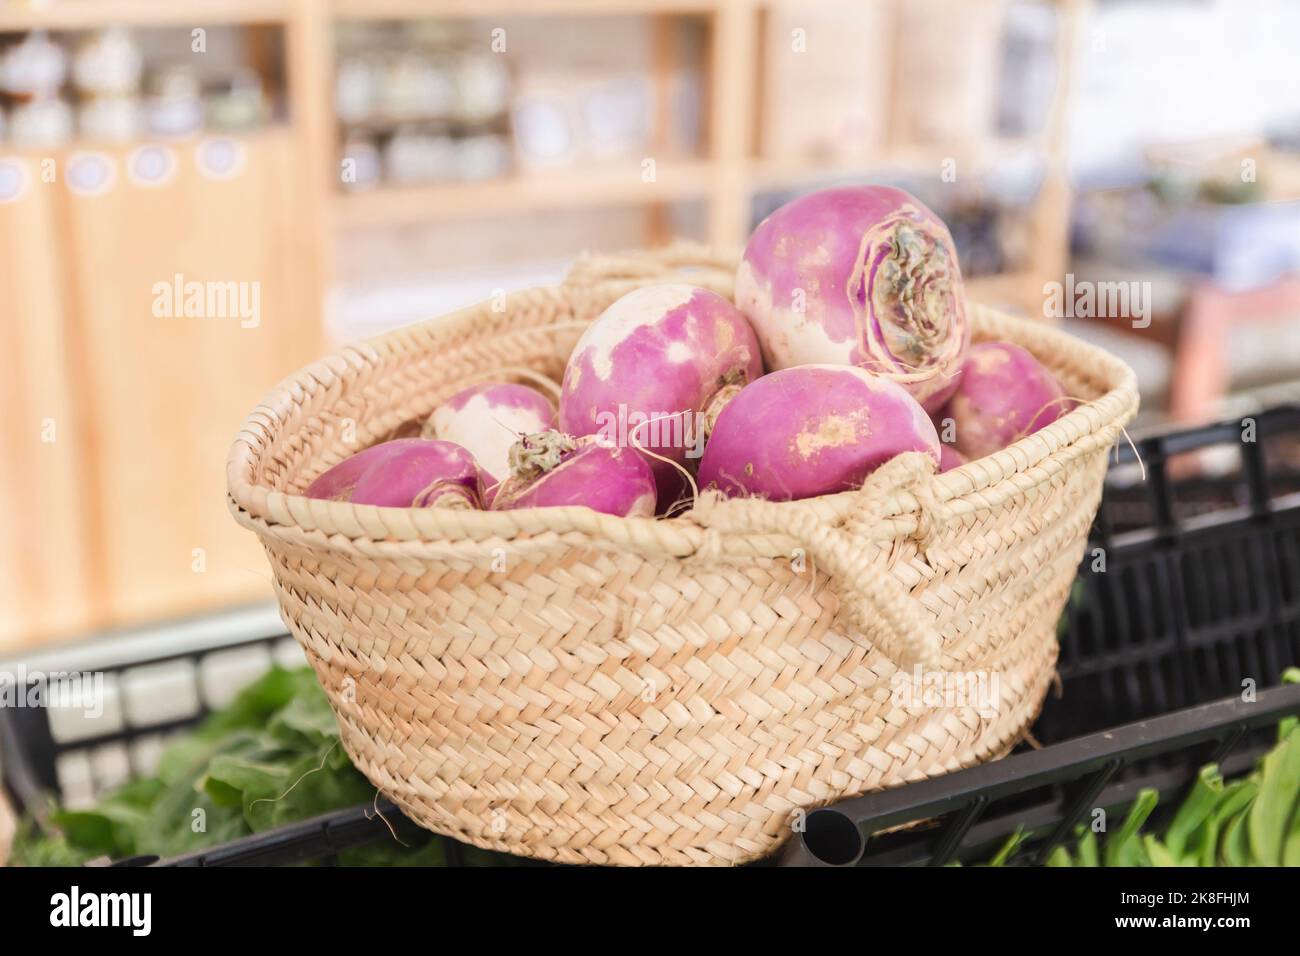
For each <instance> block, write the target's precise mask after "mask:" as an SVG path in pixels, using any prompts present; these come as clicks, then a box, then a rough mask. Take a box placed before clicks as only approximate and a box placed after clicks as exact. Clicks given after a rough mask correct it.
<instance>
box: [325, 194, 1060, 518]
mask: <svg viewBox="0 0 1300 956" xmlns="http://www.w3.org/2000/svg"><path fill="white" fill-rule="evenodd" d="M765 373H766V374H765ZM1072 406H1073V403H1072V401H1071V400H1070V399H1069V398H1068V397H1067V396H1066V394H1065V392H1064V390H1063V389H1062V388H1061V386H1060V384H1059V383H1058V382H1057V381H1056V379H1055V378H1054V377H1053V376H1052V374H1051V373H1050V372H1049V371H1048V370H1047V369H1045V368H1044V367H1043V366H1042V365H1041V364H1040V363H1039V362H1038V360H1037V359H1035V358H1034V357H1033V356H1032V355H1031V354H1030V353H1029V352H1027V351H1026V350H1025V349H1023V348H1021V347H1020V346H1017V345H1011V344H1009V343H1003V342H985V343H980V344H976V345H971V342H970V326H969V323H968V321H967V309H966V298H965V293H964V290H963V286H962V278H961V270H960V269H959V267H958V264H957V253H956V250H955V248H954V247H953V243H952V237H951V236H950V235H949V233H948V229H947V227H946V226H944V224H943V222H942V221H941V220H940V219H939V218H938V217H937V216H935V215H934V213H932V212H931V211H930V210H929V209H927V208H926V207H925V206H924V205H922V204H921V203H920V202H919V201H918V200H916V199H915V198H913V197H912V196H910V195H908V194H907V193H905V192H903V191H902V190H900V189H894V188H892V187H888V186H854V187H844V188H837V189H827V190H822V191H820V192H816V193H812V194H810V195H807V196H804V197H802V198H800V199H796V200H794V201H793V202H790V203H788V204H786V205H785V206H782V207H781V208H780V209H778V210H777V211H776V212H775V213H773V214H772V215H771V216H769V217H768V218H767V219H765V220H764V221H763V222H762V223H760V224H759V226H758V228H757V229H755V230H754V234H753V235H752V236H751V237H750V240H749V243H748V245H747V246H746V248H745V254H744V257H743V258H742V260H741V263H740V267H739V270H738V272H737V274H736V288H735V302H732V301H730V300H728V299H726V298H725V297H723V296H720V295H718V294H717V293H715V292H711V291H709V290H707V289H703V288H697V287H694V286H691V285H686V284H681V283H669V284H662V285H652V286H645V287H643V288H640V289H637V290H636V291H633V292H630V293H628V294H627V295H625V296H623V297H622V298H621V299H619V300H618V301H616V302H614V303H613V304H612V305H610V306H609V308H607V309H606V310H605V311H604V312H603V313H602V314H601V315H600V316H599V317H598V318H597V319H596V320H595V321H594V322H592V323H591V325H590V326H589V327H588V328H587V330H586V331H585V333H584V334H583V335H582V337H581V338H580V339H579V340H578V343H577V345H576V346H575V348H574V350H573V352H572V354H571V355H570V357H569V360H568V364H567V366H566V367H565V371H564V378H563V381H562V383H561V384H560V385H559V387H558V394H557V399H556V401H552V399H551V398H550V397H548V396H547V395H544V394H543V393H542V392H541V391H539V390H537V389H535V388H532V387H530V386H528V385H521V384H518V383H516V382H509V381H499V382H485V383H482V384H479V385H474V386H472V387H469V388H466V389H464V390H463V391H461V392H459V393H457V394H456V395H453V396H451V397H450V398H449V399H447V400H446V401H445V402H443V404H442V405H440V406H439V407H438V408H437V409H436V410H435V411H434V412H433V414H432V415H431V416H430V417H429V419H428V421H427V422H425V423H424V426H423V430H422V432H421V435H422V437H421V438H404V439H397V440H395V441H389V442H384V443H382V444H379V445H376V446H374V447H372V448H368V449H366V450H364V451H362V452H359V453H358V454H356V455H353V456H352V457H351V458H348V459H346V460H345V461H343V462H341V463H339V464H338V465H335V466H334V467H333V468H331V469H330V470H329V471H327V472H325V473H324V474H323V475H321V476H320V477H319V478H317V479H316V480H315V481H314V482H312V483H311V485H310V486H309V487H308V488H307V490H306V494H307V495H308V496H309V497H314V498H325V499H330V500H334V501H345V502H351V503H353V504H370V505H382V506H389V507H416V508H423V507H443V508H469V509H490V510H494V511H502V510H509V509H515V508H545V507H558V506H575V505H577V506H585V507H588V508H591V509H594V510H596V511H600V512H604V513H606V514H611V515H618V516H626V517H651V516H653V515H656V514H657V515H660V516H671V515H674V514H677V513H680V512H681V511H682V510H684V509H685V508H687V507H689V506H690V504H691V502H692V495H693V494H694V492H695V490H696V489H704V490H715V491H717V492H720V493H721V494H724V495H727V496H750V497H760V498H767V499H770V500H774V501H790V500H795V499H801V498H811V497H815V496H818V495H826V494H834V493H837V492H842V491H849V490H853V489H855V488H859V487H861V485H862V482H863V480H864V479H865V478H866V477H867V475H869V474H870V473H871V472H872V471H874V470H875V469H876V468H878V467H879V466H880V465H881V464H883V463H884V462H886V461H888V460H889V459H891V458H893V457H894V456H895V455H899V454H902V453H904V452H921V453H922V454H925V455H928V456H929V457H930V458H931V459H932V460H933V461H934V464H935V467H936V469H938V470H940V471H947V470H949V469H952V468H957V467H960V466H961V465H963V464H965V463H966V462H968V461H970V460H972V459H975V458H979V457H981V456H984V455H988V454H991V453H993V452H995V451H998V450H999V449H1001V448H1004V447H1006V446H1007V445H1009V444H1011V443H1012V442H1014V441H1016V440H1018V439H1020V438H1023V437H1024V436H1026V435H1028V434H1030V433H1032V432H1034V431H1037V430H1038V429H1040V428H1042V427H1044V426H1046V425H1048V424H1050V423H1051V422H1054V421H1056V419H1058V418H1059V417H1061V416H1062V415H1064V414H1065V413H1067V412H1068V411H1069V410H1070V408H1071V407H1072ZM936 422H937V423H940V424H941V425H942V426H943V427H942V428H936ZM940 431H943V433H944V434H945V437H949V435H950V436H951V441H950V442H941V441H940V439H939V435H940Z"/></svg>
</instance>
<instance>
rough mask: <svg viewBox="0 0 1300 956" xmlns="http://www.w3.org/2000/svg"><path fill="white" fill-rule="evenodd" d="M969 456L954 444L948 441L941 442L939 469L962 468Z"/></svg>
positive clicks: (942, 470) (941, 470) (943, 470)
mask: <svg viewBox="0 0 1300 956" xmlns="http://www.w3.org/2000/svg"><path fill="white" fill-rule="evenodd" d="M966 462H967V458H966V456H965V455H963V454H962V453H961V452H959V451H958V450H957V449H956V448H953V447H952V445H949V444H948V443H947V442H941V443H940V445H939V471H940V473H942V472H945V471H952V470H953V469H954V468H960V467H961V466H962V465H964V464H966Z"/></svg>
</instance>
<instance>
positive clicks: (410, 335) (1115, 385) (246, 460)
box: [226, 286, 1138, 556]
mask: <svg viewBox="0 0 1300 956" xmlns="http://www.w3.org/2000/svg"><path fill="white" fill-rule="evenodd" d="M566 292H567V290H566V288H565V287H564V286H544V287H537V288H532V289H527V290H523V293H524V294H525V295H527V296H529V297H536V298H543V299H546V300H549V301H551V302H554V301H555V300H556V297H557V296H558V297H559V299H560V300H561V301H564V302H567V301H568V300H567V297H566ZM515 294H516V295H517V294H518V293H515ZM486 305H487V304H486V303H480V304H478V305H473V306H469V307H467V308H464V309H460V310H458V311H456V312H452V313H449V314H446V315H443V316H440V317H435V318H431V319H426V320H422V321H420V322H416V323H413V324H411V325H407V326H403V327H401V328H397V329H394V330H391V331H389V332H387V333H384V334H382V335H379V336H376V337H374V338H372V339H369V340H367V341H365V342H363V343H359V344H355V345H348V346H344V347H342V348H340V349H338V350H336V351H335V352H332V353H330V354H328V355H327V356H325V357H324V358H322V359H319V360H317V361H316V362H314V363H312V364H311V365H308V366H306V367H305V368H302V369H300V370H298V371H296V372H294V373H292V374H291V375H289V376H287V377H285V378H284V379H283V380H281V382H280V383H279V384H278V385H276V386H275V387H274V388H273V389H272V390H271V391H270V393H269V394H268V395H267V396H266V397H265V398H264V399H263V400H262V401H261V402H260V403H259V404H258V405H257V406H256V407H255V408H254V409H253V410H252V412H251V413H250V414H249V416H248V417H247V418H246V419H245V421H244V423H243V424H242V425H241V427H240V429H239V432H238V433H237V435H236V437H235V440H234V442H233V444H232V446H231V449H230V453H229V456H228V458H227V472H226V474H227V505H228V507H229V509H230V511H231V513H232V515H233V516H234V518H235V520H236V521H238V522H239V523H240V524H241V525H244V526H245V527H247V528H249V529H250V530H253V531H254V532H255V533H257V534H258V535H259V536H261V537H265V536H271V537H275V538H290V539H293V540H298V541H300V542H301V541H304V540H310V541H311V542H312V543H313V544H314V545H315V546H317V547H320V546H325V547H340V546H341V547H347V546H349V545H358V544H369V545H370V548H371V549H373V550H376V551H382V552H391V551H392V550H393V549H392V547H390V546H397V551H399V552H400V551H403V550H404V549H402V548H401V547H400V546H401V545H403V544H410V545H419V544H421V543H426V544H431V543H449V542H466V541H477V542H483V541H488V540H497V541H501V540H504V541H511V542H515V541H519V540H520V539H526V538H536V537H538V536H545V537H546V538H548V539H551V540H552V541H553V540H554V539H555V537H557V536H559V537H565V536H569V535H574V534H576V535H579V536H582V537H585V538H588V539H604V540H606V541H608V542H609V543H611V544H615V545H620V544H621V545H624V546H632V547H636V548H637V549H638V550H653V551H658V552H665V553H667V554H670V555H675V556H689V555H692V554H694V553H696V552H698V551H700V550H701V549H702V548H703V547H705V535H706V534H707V533H709V532H708V529H706V528H704V527H702V526H700V525H699V524H697V523H695V522H694V521H693V520H692V519H691V515H692V512H691V511H687V512H686V513H685V514H683V515H681V516H679V517H676V518H671V519H662V518H653V517H652V518H637V517H628V518H625V517H616V516H613V515H606V514H602V513H599V512H596V511H592V510H591V509H589V508H585V507H581V506H568V507H552V508H528V509H519V510H512V511H469V510H461V509H440V508H396V507H380V506H376V505H354V504H350V503H346V502H338V501H325V500H321V499H315V498H308V497H306V496H304V495H300V494H297V495H295V494H287V493H285V492H282V491H277V490H274V489H273V488H271V487H270V486H269V485H266V484H258V483H255V482H254V481H252V476H253V475H254V474H256V473H257V470H258V468H259V465H260V463H261V462H262V460H263V457H264V454H265V449H266V448H267V446H268V445H270V444H271V443H272V440H273V439H274V437H275V436H276V434H277V433H278V430H279V429H280V428H281V427H283V422H284V421H285V419H286V418H287V417H288V415H289V414H290V413H291V412H292V410H293V409H295V408H296V407H297V406H298V405H300V404H302V403H303V402H304V400H305V397H306V396H309V395H312V394H315V393H319V392H320V390H321V389H322V388H324V389H326V390H330V389H334V390H336V391H337V390H339V389H340V377H341V376H342V375H343V374H345V373H346V371H347V369H349V368H354V369H355V368H356V367H358V366H366V365H375V364H380V363H382V362H383V360H384V356H385V355H386V354H391V353H392V352H393V351H394V350H398V351H401V350H410V349H412V348H414V349H420V350H426V351H427V350H430V349H432V348H434V347H436V346H438V345H440V344H444V343H449V342H453V341H456V338H457V335H458V333H459V332H460V331H462V330H464V329H467V328H469V327H471V326H472V325H473V324H474V323H475V322H476V321H477V320H478V319H479V317H480V316H481V314H482V310H483V309H484V308H485V307H486ZM970 311H971V322H972V327H973V329H974V330H975V331H976V332H977V336H976V337H977V338H978V339H982V340H986V341H989V340H997V339H1003V338H1004V339H1007V340H1010V341H1012V342H1015V343H1016V344H1019V345H1021V346H1023V347H1024V348H1026V349H1028V350H1029V351H1030V352H1031V353H1033V354H1034V355H1035V356H1037V357H1042V356H1043V355H1044V354H1055V355H1056V356H1057V357H1058V360H1057V361H1056V362H1054V363H1053V364H1057V365H1060V364H1063V363H1064V364H1068V365H1077V366H1081V367H1086V368H1087V369H1088V374H1089V375H1090V376H1091V377H1093V378H1095V379H1098V380H1099V381H1100V382H1101V383H1103V385H1104V386H1105V387H1106V390H1105V391H1104V392H1103V394H1101V395H1100V396H1098V397H1097V398H1095V399H1093V400H1092V401H1089V402H1087V403H1085V404H1081V405H1079V406H1077V407H1076V408H1074V409H1073V410H1071V411H1070V412H1068V413H1067V414H1065V415H1063V416H1062V417H1060V418H1058V419H1057V420H1056V421H1055V422H1053V423H1052V424H1050V425H1047V426H1046V427H1044V428H1042V429H1040V430H1039V431H1037V432H1035V433H1033V434H1031V435H1027V436H1025V437H1024V438H1021V439H1019V440H1017V441H1016V442H1014V443H1013V444H1011V445H1009V446H1008V447H1006V448H1004V449H1002V450H1000V451H997V452H994V453H993V454H991V455H987V456H984V457H982V458H978V459H975V460H973V461H970V462H967V463H966V464H964V465H961V466H959V467H957V468H954V469H952V470H951V471H948V472H945V473H942V474H936V475H935V476H934V485H933V491H934V496H935V498H936V499H937V500H938V501H941V502H943V503H945V505H947V507H948V508H949V509H950V510H951V511H952V512H953V513H954V514H960V513H962V512H965V511H972V510H975V509H977V508H987V507H990V506H991V505H994V504H997V503H998V502H1000V501H1002V500H1004V499H1006V498H1008V497H1011V496H1013V495H1014V494H1016V493H1017V492H1018V491H1019V490H1020V489H1021V488H1022V487H1023V486H1024V485H1025V483H1026V482H1029V483H1031V484H1032V483H1034V482H1036V480H1037V479H1038V477H1040V476H1042V475H1045V474H1047V473H1050V472H1055V471H1059V469H1060V468H1062V467H1065V465H1066V464H1067V463H1068V461H1069V460H1073V459H1074V458H1075V457H1077V456H1078V455H1080V454H1084V453H1087V452H1090V451H1093V450H1095V449H1096V448H1097V447H1099V446H1101V445H1109V444H1110V443H1111V442H1113V441H1114V440H1115V438H1116V436H1117V435H1118V433H1119V431H1120V429H1121V428H1122V426H1123V425H1124V424H1125V422H1127V421H1128V420H1129V419H1130V418H1131V417H1132V415H1133V413H1134V412H1135V411H1136V409H1137V404H1138V391H1137V381H1136V376H1135V374H1134V372H1133V370H1132V369H1131V368H1130V367H1129V366H1128V365H1127V364H1125V363H1124V362H1123V361H1121V360H1120V359H1119V358H1117V357H1115V356H1113V355H1111V354H1110V353H1109V352H1107V351H1105V350H1104V349H1101V348H1099V347H1097V346H1095V345H1092V344H1090V343H1087V342H1084V341H1082V340H1080V339H1077V338H1075V337H1074V336H1071V335H1069V334H1068V333H1066V332H1064V331H1062V330H1060V329H1057V328H1052V327H1048V326H1045V325H1042V324H1040V323H1037V322H1033V321H1030V320H1027V319H1021V318H1016V317H1013V316H1010V315H1007V314H1005V313H1002V312H1000V311H998V310H996V309H993V308H991V307H989V306H985V305H981V304H978V303H974V302H972V303H970ZM999 333H1002V334H999ZM1063 459H1064V460H1063ZM1009 479H1018V480H1016V481H1010V480H1009ZM858 502H859V496H858V492H857V491H846V492H840V493H836V494H830V495H823V496H820V497H817V498H809V499H804V500H801V501H792V502H781V503H780V505H781V507H784V508H791V509H804V510H806V511H807V512H809V513H810V514H811V515H812V516H813V517H815V518H816V519H818V520H822V521H829V522H837V521H840V520H843V519H844V518H846V517H847V516H848V515H849V514H850V513H851V512H852V511H853V509H854V508H855V507H856V506H857V505H858ZM919 509H920V503H919V502H918V500H917V499H916V497H915V496H914V495H913V494H912V493H911V492H910V491H908V490H906V489H899V490H897V491H895V492H893V493H892V494H889V495H887V496H886V497H885V498H884V500H882V501H881V502H880V507H879V510H878V513H879V515H880V516H882V517H884V518H886V519H895V518H896V519H898V520H899V521H900V522H901V524H900V525H899V527H897V528H896V529H894V528H892V527H891V526H890V525H889V523H888V521H886V524H885V525H884V526H883V528H882V529H881V531H880V534H881V536H882V537H889V536H891V535H892V534H893V533H895V531H905V530H907V527H908V526H909V525H910V526H912V527H913V528H914V527H915V524H916V523H917V521H918V520H919ZM538 543H539V544H540V543H541V542H538Z"/></svg>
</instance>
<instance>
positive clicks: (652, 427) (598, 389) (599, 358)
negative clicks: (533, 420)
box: [559, 284, 763, 509]
mask: <svg viewBox="0 0 1300 956" xmlns="http://www.w3.org/2000/svg"><path fill="white" fill-rule="evenodd" d="M762 374H763V365H762V359H761V357H760V354H759V348H758V342H757V341H756V340H755V338H754V333H753V330H752V329H751V328H750V326H749V322H748V321H746V319H745V317H744V316H743V315H742V314H741V313H740V311H739V310H738V309H737V308H736V307H735V306H734V305H732V304H731V302H729V301H728V300H727V299H725V298H723V297H722V296H720V295H718V294H717V293H715V292H710V291H709V290H708V289H701V288H696V287H694V286H690V285H682V284H667V285H655V286H646V287H644V288H641V289H637V290H635V291H633V292H629V293H628V294H627V295H625V296H623V297H622V298H621V299H619V300H618V301H617V302H614V303H613V304H612V305H610V306H609V308H607V309H606V310H605V311H604V312H603V313H602V314H601V315H600V317H599V318H597V319H596V321H595V322H593V323H592V324H591V326H590V327H589V328H588V329H587V330H586V332H585V333H584V334H583V336H582V338H581V339H579V340H578V344H577V346H575V348H574V350H573V354H572V355H571V356H570V358H569V362H568V365H567V366H566V368H565V370H564V384H563V388H562V390H561V395H560V411H559V423H560V430H561V431H563V432H565V433H567V434H570V435H574V436H579V437H580V436H586V435H597V436H599V437H601V438H602V439H604V440H605V441H606V442H607V443H610V444H614V445H617V446H618V447H621V448H625V447H633V448H643V449H648V450H649V451H650V452H653V453H654V455H658V456H661V457H662V458H667V459H670V460H671V461H672V462H676V463H677V464H679V465H686V464H687V463H688V462H691V463H692V464H693V463H694V460H695V459H698V458H699V456H700V453H701V451H702V449H703V446H704V440H705V438H706V437H707V431H708V427H709V424H710V423H711V422H713V421H714V420H715V419H716V418H717V415H718V413H719V412H720V411H721V409H722V406H723V405H724V404H725V403H726V401H727V400H728V399H729V398H730V397H731V396H732V395H734V394H735V393H736V392H738V391H739V390H740V388H741V387H743V386H744V385H745V384H746V383H748V382H751V381H753V380H754V379H756V378H758V377H759V376H760V375H762ZM647 457H648V460H649V461H650V465H651V467H652V468H653V470H654V475H655V481H656V484H657V485H658V488H659V506H660V508H661V509H663V508H667V507H668V506H669V505H671V504H673V503H674V502H675V501H676V500H677V499H678V498H679V496H680V495H681V493H682V490H683V488H684V487H685V485H684V482H683V476H682V474H681V471H680V470H679V469H677V468H674V467H673V465H672V464H670V463H669V462H666V461H660V460H657V459H655V458H654V457H653V455H651V456H647Z"/></svg>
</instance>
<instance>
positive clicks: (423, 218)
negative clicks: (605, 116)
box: [334, 161, 712, 229]
mask: <svg viewBox="0 0 1300 956" xmlns="http://www.w3.org/2000/svg"><path fill="white" fill-rule="evenodd" d="M711 176H712V170H711V167H710V165H709V164H708V163H706V162H704V161H686V162H676V163H660V164H659V165H658V168H657V170H656V178H655V181H654V182H643V181H642V180H641V166H640V164H639V163H638V164H629V163H618V164H610V165H608V166H603V165H602V166H593V167H588V168H584V169H570V170H564V171H556V172H547V173H530V174H526V175H521V176H517V177H515V178H511V179H498V180H491V181H488V182H479V183H475V182H470V183H447V184H439V185H433V186H381V187H379V188H377V189H374V190H370V191H367V192H356V193H342V194H340V195H338V196H337V197H336V198H335V200H334V211H335V222H336V223H337V224H338V225H339V226H341V227H343V228H350V229H359V228H370V227H376V226H392V225H401V224H403V223H411V222H447V221H454V220H461V219H482V218H484V217H494V216H504V215H525V214H527V213H532V212H545V211H548V210H558V209H583V208H589V207H591V206H620V205H623V206H639V205H645V204H650V203H662V202H675V201H679V200H686V199H696V198H703V197H705V196H706V195H707V194H708V191H709V188H710V185H711Z"/></svg>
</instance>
